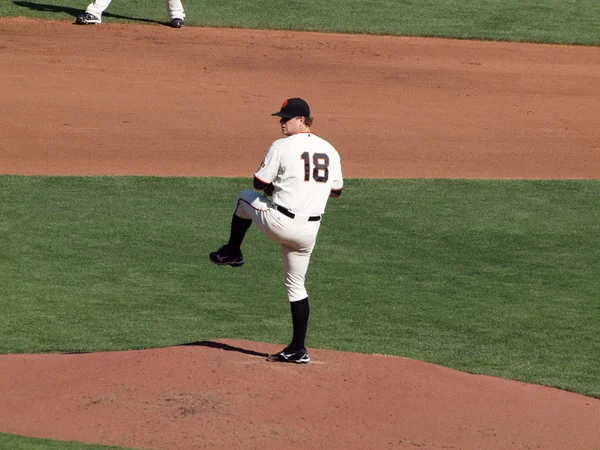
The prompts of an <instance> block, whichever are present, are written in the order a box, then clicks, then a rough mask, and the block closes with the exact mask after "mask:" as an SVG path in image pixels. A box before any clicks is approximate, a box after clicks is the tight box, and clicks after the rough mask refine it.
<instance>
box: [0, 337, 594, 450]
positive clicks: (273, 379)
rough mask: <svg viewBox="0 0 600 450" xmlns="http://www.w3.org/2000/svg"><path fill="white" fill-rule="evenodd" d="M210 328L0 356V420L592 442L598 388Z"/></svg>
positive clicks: (451, 444)
mask: <svg viewBox="0 0 600 450" xmlns="http://www.w3.org/2000/svg"><path fill="white" fill-rule="evenodd" d="M280 349H281V347H280V346H274V345H271V344H263V343H254V342H245V341H233V340H219V341H208V342H199V343H195V344H190V345H183V346H177V347H169V348H159V349H153V350H144V351H129V352H109V353H90V354H71V355H56V354H52V355H5V356H0V403H1V404H2V405H3V407H2V408H1V409H0V431H2V432H8V433H14V434H19V435H28V436H37V437H45V438H52V439H57V440H75V441H82V442H90V443H102V444H110V445H120V446H128V447H136V448H156V449H158V448H160V449H198V448H219V449H234V448H235V449H254V448H258V449H264V448H277V449H284V448H285V449H306V448H311V449H317V448H318V449H366V448H378V449H381V448H389V447H394V448H415V447H417V448H428V449H433V448H439V449H442V448H443V449H459V448H460V449H503V450H505V449H509V448H510V449H524V448H527V449H534V448H540V449H546V450H547V449H567V448H568V449H586V448H587V449H593V448H594V446H596V447H597V446H599V445H600V427H599V426H598V424H599V423H600V400H596V399H592V398H588V397H584V396H581V395H577V394H572V393H568V392H563V391H560V390H557V389H551V388H545V387H541V386H533V385H527V384H524V383H519V382H513V381H508V380H504V379H498V378H493V377H487V376H479V375H469V374H465V373H462V372H458V371H455V370H451V369H447V368H443V367H439V366H435V365H433V364H427V363H423V362H418V361H413V360H409V359H403V358H397V357H387V356H379V355H362V354H354V353H341V352H333V351H325V350H313V349H309V351H310V355H311V358H312V360H313V361H312V362H311V363H310V364H308V365H297V364H281V363H270V362H267V361H266V360H265V356H266V354H267V353H269V352H275V351H278V350H280Z"/></svg>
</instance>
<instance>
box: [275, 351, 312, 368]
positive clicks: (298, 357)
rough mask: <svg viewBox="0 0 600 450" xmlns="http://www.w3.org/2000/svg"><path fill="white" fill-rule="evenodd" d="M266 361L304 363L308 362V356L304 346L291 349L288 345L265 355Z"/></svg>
mask: <svg viewBox="0 0 600 450" xmlns="http://www.w3.org/2000/svg"><path fill="white" fill-rule="evenodd" d="M267 361H271V362H289V363H296V364H306V363H309V362H310V356H308V352H307V351H306V349H305V348H302V349H300V350H291V349H290V348H289V347H286V348H284V349H283V350H281V351H280V352H279V353H275V354H273V355H269V356H267Z"/></svg>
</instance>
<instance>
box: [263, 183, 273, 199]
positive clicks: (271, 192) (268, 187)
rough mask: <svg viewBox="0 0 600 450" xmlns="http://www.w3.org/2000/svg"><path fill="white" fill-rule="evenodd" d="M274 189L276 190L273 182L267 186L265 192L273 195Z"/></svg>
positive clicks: (269, 195)
mask: <svg viewBox="0 0 600 450" xmlns="http://www.w3.org/2000/svg"><path fill="white" fill-rule="evenodd" d="M274 190H275V186H273V183H271V184H269V185H268V186H267V187H266V188H265V190H264V193H265V195H266V196H267V197H272V196H273V191H274Z"/></svg>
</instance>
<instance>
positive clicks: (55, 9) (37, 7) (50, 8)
mask: <svg viewBox="0 0 600 450" xmlns="http://www.w3.org/2000/svg"><path fill="white" fill-rule="evenodd" d="M13 4H15V5H17V6H21V7H23V8H29V9H31V10H33V11H43V12H51V13H67V14H70V15H71V16H73V17H77V16H78V15H79V14H81V13H83V12H85V8H83V9H81V8H71V7H68V6H58V5H49V4H46V3H33V2H20V1H14V0H13ZM102 17H112V18H115V19H123V20H131V21H135V22H145V23H158V24H160V25H166V26H169V24H168V23H167V22H161V21H159V20H154V19H140V18H138V17H129V16H121V15H119V14H111V13H108V12H104V13H103V14H102Z"/></svg>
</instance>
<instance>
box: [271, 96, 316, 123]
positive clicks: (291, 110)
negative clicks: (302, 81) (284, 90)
mask: <svg viewBox="0 0 600 450" xmlns="http://www.w3.org/2000/svg"><path fill="white" fill-rule="evenodd" d="M271 115H272V116H278V117H285V118H286V119H291V118H292V117H310V107H309V106H308V103H306V102H305V101H304V100H302V99H301V98H298V97H294V98H288V99H287V100H286V101H285V102H283V105H281V109H280V110H279V111H278V112H276V113H273V114H271Z"/></svg>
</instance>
